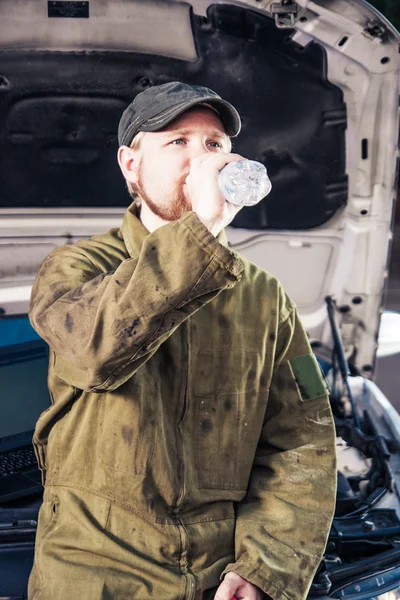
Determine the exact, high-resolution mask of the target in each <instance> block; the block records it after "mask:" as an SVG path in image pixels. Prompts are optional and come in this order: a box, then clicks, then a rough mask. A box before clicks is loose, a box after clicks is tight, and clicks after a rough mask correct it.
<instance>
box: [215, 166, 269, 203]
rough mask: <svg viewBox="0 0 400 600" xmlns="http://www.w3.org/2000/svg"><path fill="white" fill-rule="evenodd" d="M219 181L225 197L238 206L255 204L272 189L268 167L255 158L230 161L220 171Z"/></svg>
mask: <svg viewBox="0 0 400 600" xmlns="http://www.w3.org/2000/svg"><path fill="white" fill-rule="evenodd" d="M218 183H219V187H220V190H221V192H222V193H223V195H224V198H225V199H226V200H228V202H231V203H232V204H236V205H237V206H253V205H254V204H257V203H258V202H260V200H262V199H263V198H265V196H266V195H267V194H269V193H270V191H271V187H272V185H271V181H270V179H269V177H268V174H267V169H266V168H265V167H264V165H262V164H261V163H259V162H257V161H255V160H237V161H235V162H231V163H228V164H227V165H225V167H224V168H223V169H221V171H220V172H219V178H218Z"/></svg>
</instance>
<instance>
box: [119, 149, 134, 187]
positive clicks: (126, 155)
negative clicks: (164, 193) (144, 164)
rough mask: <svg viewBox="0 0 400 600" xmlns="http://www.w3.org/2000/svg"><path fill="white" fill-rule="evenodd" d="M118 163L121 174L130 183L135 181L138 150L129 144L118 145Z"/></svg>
mask: <svg viewBox="0 0 400 600" xmlns="http://www.w3.org/2000/svg"><path fill="white" fill-rule="evenodd" d="M117 158H118V164H119V166H120V169H121V171H122V174H123V176H124V177H125V179H126V180H127V181H130V182H131V183H137V181H138V178H139V152H138V150H133V149H132V148H129V146H120V147H119V148H118V154H117Z"/></svg>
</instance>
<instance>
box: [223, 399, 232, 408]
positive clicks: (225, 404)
mask: <svg viewBox="0 0 400 600" xmlns="http://www.w3.org/2000/svg"><path fill="white" fill-rule="evenodd" d="M224 409H225V410H227V411H229V410H232V400H229V399H227V400H225V402H224Z"/></svg>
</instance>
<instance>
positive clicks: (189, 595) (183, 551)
mask: <svg viewBox="0 0 400 600" xmlns="http://www.w3.org/2000/svg"><path fill="white" fill-rule="evenodd" d="M185 333H186V356H187V358H186V375H185V382H184V386H183V403H182V412H181V415H180V418H179V421H178V423H177V431H178V436H179V444H180V446H179V458H180V461H179V469H180V481H181V482H182V483H181V488H180V493H179V495H178V497H177V499H176V503H175V505H174V506H173V507H172V511H171V512H172V514H173V517H174V521H175V524H176V526H177V528H178V532H179V538H180V546H181V547H180V553H179V570H180V571H181V573H182V575H183V576H184V577H185V579H186V582H187V588H186V589H187V591H186V595H185V600H194V597H195V593H196V579H195V577H194V575H193V574H192V573H190V572H188V560H187V555H188V551H189V534H188V532H187V529H186V527H185V526H184V524H183V523H182V521H181V519H180V518H179V516H178V515H179V511H180V508H181V506H182V503H183V499H184V498H185V495H186V482H185V464H184V452H183V437H182V432H181V425H182V423H183V422H184V420H185V417H186V414H187V410H188V407H187V391H188V383H189V325H188V323H186V330H185Z"/></svg>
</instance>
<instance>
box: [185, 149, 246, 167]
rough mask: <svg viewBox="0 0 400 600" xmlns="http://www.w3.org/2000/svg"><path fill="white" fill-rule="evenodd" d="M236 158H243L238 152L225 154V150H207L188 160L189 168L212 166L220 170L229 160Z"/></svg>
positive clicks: (235, 159)
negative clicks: (207, 151)
mask: <svg viewBox="0 0 400 600" xmlns="http://www.w3.org/2000/svg"><path fill="white" fill-rule="evenodd" d="M237 160H245V159H244V157H243V156H241V155H240V154H226V153H225V152H209V153H207V154H202V155H201V156H196V157H195V158H192V160H191V161H190V166H191V168H196V167H199V166H200V165H202V166H210V167H211V166H212V167H213V168H214V169H216V170H218V171H220V170H221V169H223V168H224V166H225V165H227V164H228V163H230V162H235V161H237Z"/></svg>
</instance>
